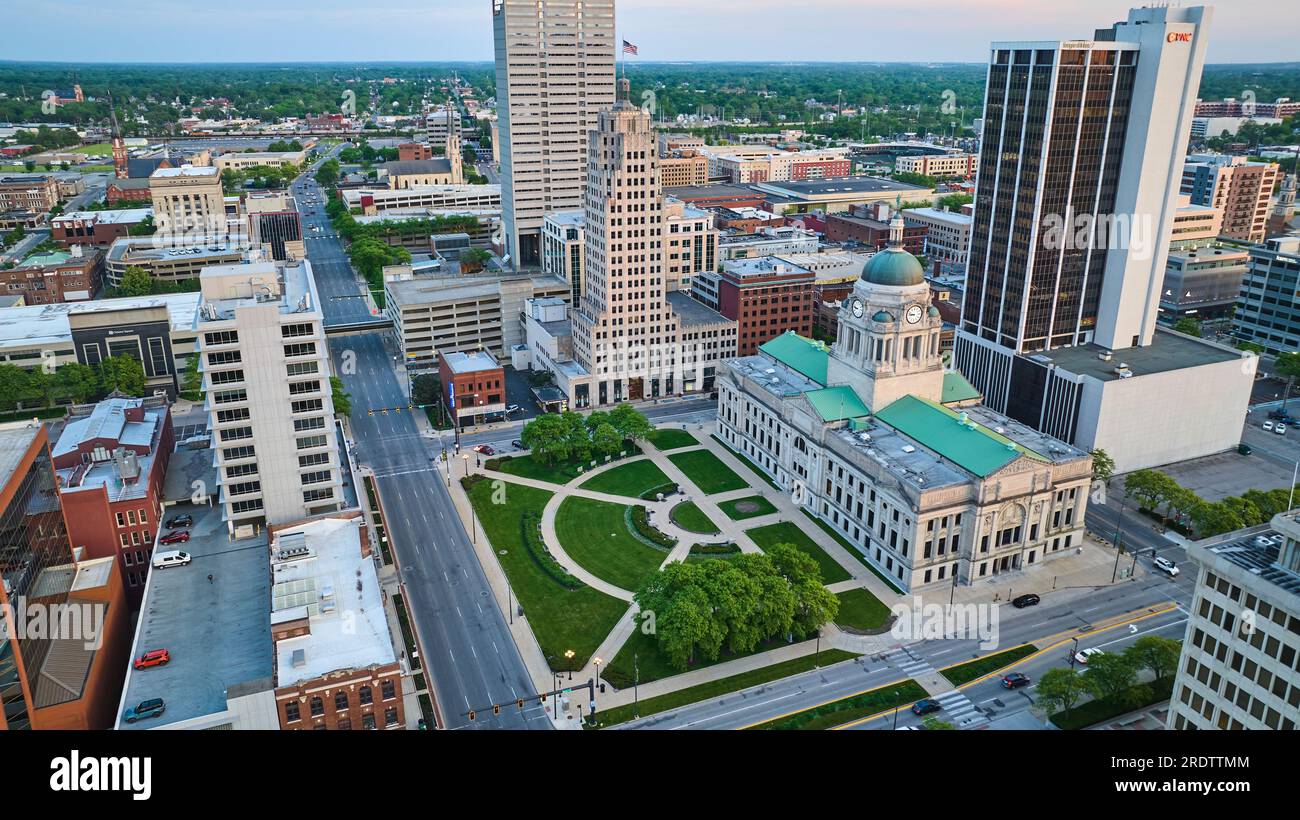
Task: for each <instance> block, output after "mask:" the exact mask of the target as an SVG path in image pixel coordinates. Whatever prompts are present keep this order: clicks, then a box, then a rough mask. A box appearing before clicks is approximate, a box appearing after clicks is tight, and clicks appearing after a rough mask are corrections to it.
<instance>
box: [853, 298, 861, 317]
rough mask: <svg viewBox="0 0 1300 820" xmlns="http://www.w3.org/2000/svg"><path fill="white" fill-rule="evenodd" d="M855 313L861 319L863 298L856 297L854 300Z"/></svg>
mask: <svg viewBox="0 0 1300 820" xmlns="http://www.w3.org/2000/svg"><path fill="white" fill-rule="evenodd" d="M853 315H854V316H856V317H858V318H859V319H861V318H862V300H861V299H854V300H853Z"/></svg>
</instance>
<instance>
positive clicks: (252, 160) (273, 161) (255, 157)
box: [212, 151, 307, 173]
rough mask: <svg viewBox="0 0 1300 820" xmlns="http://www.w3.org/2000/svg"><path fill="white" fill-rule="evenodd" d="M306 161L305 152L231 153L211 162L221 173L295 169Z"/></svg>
mask: <svg viewBox="0 0 1300 820" xmlns="http://www.w3.org/2000/svg"><path fill="white" fill-rule="evenodd" d="M306 160H307V152H306V151H244V152H235V151H232V152H230V153H228V154H222V155H221V156H219V157H217V158H216V159H214V160H213V161H212V164H213V167H215V168H216V169H217V171H218V173H220V172H221V171H226V170H231V171H242V170H244V169H246V168H261V167H268V166H269V167H274V168H285V167H290V166H292V167H297V166H299V165H302V164H303V163H304V162H305V161H306Z"/></svg>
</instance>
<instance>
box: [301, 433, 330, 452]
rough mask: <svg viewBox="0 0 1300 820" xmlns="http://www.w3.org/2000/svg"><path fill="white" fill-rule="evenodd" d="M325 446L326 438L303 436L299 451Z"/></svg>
mask: <svg viewBox="0 0 1300 820" xmlns="http://www.w3.org/2000/svg"><path fill="white" fill-rule="evenodd" d="M324 446H325V437H324V436H303V437H302V438H300V439H298V449H299V450H310V449H311V448H313V447H324Z"/></svg>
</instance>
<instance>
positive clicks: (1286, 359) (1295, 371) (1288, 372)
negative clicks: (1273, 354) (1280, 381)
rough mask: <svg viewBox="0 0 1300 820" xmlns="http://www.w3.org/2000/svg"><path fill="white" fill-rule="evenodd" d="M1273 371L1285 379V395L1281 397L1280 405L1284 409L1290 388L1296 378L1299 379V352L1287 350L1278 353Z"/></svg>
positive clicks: (1289, 394)
mask: <svg viewBox="0 0 1300 820" xmlns="http://www.w3.org/2000/svg"><path fill="white" fill-rule="evenodd" d="M1273 371H1274V372H1275V373H1276V374H1277V375H1279V376H1282V377H1284V378H1285V379H1286V393H1284V394H1283V396H1282V404H1283V406H1284V407H1285V406H1286V400H1287V399H1288V398H1290V396H1291V388H1292V387H1294V386H1295V380H1296V377H1300V352H1298V351H1294V350H1288V351H1287V352H1285V353H1279V354H1278V356H1277V360H1276V361H1275V362H1274V363H1273Z"/></svg>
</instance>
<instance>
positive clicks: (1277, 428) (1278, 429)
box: [1273, 423, 1286, 436]
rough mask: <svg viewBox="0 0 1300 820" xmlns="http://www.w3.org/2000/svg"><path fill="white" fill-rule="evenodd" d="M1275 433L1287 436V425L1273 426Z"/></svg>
mask: <svg viewBox="0 0 1300 820" xmlns="http://www.w3.org/2000/svg"><path fill="white" fill-rule="evenodd" d="M1273 432H1274V433H1277V434H1278V435H1279V436H1285V435H1286V425H1285V424H1281V423H1278V424H1274V425H1273Z"/></svg>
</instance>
